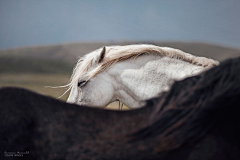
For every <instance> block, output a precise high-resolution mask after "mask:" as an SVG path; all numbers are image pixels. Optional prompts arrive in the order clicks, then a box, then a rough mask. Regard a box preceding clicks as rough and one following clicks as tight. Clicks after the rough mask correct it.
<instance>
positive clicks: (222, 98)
mask: <svg viewBox="0 0 240 160" xmlns="http://www.w3.org/2000/svg"><path fill="white" fill-rule="evenodd" d="M239 75H240V58H237V59H230V60H227V61H225V62H223V63H221V64H220V65H219V66H217V67H214V68H212V69H210V70H208V71H205V72H203V73H201V74H200V75H197V76H194V77H189V78H186V79H184V80H182V81H176V82H175V83H174V84H173V85H172V87H171V89H170V91H168V92H164V93H162V94H161V96H160V98H154V99H151V100H149V101H148V103H147V106H148V105H156V107H155V108H154V109H153V111H152V114H151V117H150V119H149V124H148V125H147V126H146V127H145V128H142V129H140V130H138V131H137V132H135V133H134V134H131V135H129V137H130V142H132V141H136V140H139V139H145V138H151V137H156V136H159V137H164V138H163V139H164V140H165V141H164V142H162V143H163V144H164V145H163V146H164V149H166V148H168V149H169V148H171V149H174V148H178V147H180V146H182V145H184V144H186V143H190V142H193V141H195V140H197V139H199V138H200V137H202V136H204V135H205V134H206V133H207V132H208V131H209V130H210V129H211V128H212V126H213V125H214V124H216V123H217V122H218V121H220V119H221V118H223V117H225V118H226V117H231V115H234V114H235V113H238V112H237V111H238V110H239V108H238V107H239V106H240V101H239V99H240V76H239ZM220 117H221V118H220ZM223 119H224V118H223ZM226 119H228V118H226ZM226 119H225V120H226ZM190 133H191V134H190ZM166 146H169V147H166ZM160 148H161V147H160ZM160 150H161V149H160ZM161 151H162V150H161Z"/></svg>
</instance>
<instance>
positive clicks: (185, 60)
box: [67, 44, 219, 109]
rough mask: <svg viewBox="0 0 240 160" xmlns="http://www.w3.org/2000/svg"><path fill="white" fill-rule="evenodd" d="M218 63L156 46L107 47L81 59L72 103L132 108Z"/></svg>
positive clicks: (74, 77) (71, 87)
mask: <svg viewBox="0 0 240 160" xmlns="http://www.w3.org/2000/svg"><path fill="white" fill-rule="evenodd" d="M218 64H219V62H217V61H215V60H212V59H208V58H205V57H197V56H193V55H191V54H189V53H185V52H183V51H181V50H178V49H173V48H168V47H158V46H154V45H146V44H142V45H126V46H108V47H103V48H100V49H98V50H95V51H93V52H91V53H89V54H87V55H85V56H84V57H83V58H81V59H80V60H79V61H78V63H77V65H76V66H75V68H74V71H73V74H72V77H71V80H70V83H69V84H68V85H67V86H68V87H69V89H68V90H71V92H70V95H69V97H68V99H67V102H69V103H76V104H79V105H87V106H95V107H102V108H103V107H105V106H107V105H108V104H109V103H111V102H114V101H121V102H122V103H124V104H125V105H127V106H128V107H129V108H130V109H133V108H138V107H141V106H142V105H143V101H144V100H146V99H149V98H152V97H155V96H157V95H158V94H159V93H160V92H162V91H166V90H168V89H169V88H170V86H171V84H172V82H173V81H174V80H180V79H183V78H186V77H188V76H192V75H195V74H198V73H200V72H202V71H204V70H206V69H208V68H211V67H213V66H216V65H218Z"/></svg>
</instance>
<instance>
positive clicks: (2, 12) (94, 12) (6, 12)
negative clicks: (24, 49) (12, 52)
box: [0, 0, 240, 49]
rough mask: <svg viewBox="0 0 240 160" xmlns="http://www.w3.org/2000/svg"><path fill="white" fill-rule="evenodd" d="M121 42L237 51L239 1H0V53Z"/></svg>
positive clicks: (239, 40) (238, 46) (238, 43)
mask: <svg viewBox="0 0 240 160" xmlns="http://www.w3.org/2000/svg"><path fill="white" fill-rule="evenodd" d="M121 40H129V41H130V40H139V41H154V40H158V41H201V42H209V43H214V44H221V45H226V46H232V47H236V48H240V1H239V0H156V1H154V0H109V1H108V0H95V1H93V0H85V1H83V0H0V49H3V48H10V47H19V46H29V45H44V44H56V43H66V42H79V41H80V42H81V41H88V42H89V41H121Z"/></svg>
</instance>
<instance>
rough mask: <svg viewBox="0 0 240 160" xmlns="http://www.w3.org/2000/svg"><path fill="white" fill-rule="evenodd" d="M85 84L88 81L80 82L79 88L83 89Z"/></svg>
mask: <svg viewBox="0 0 240 160" xmlns="http://www.w3.org/2000/svg"><path fill="white" fill-rule="evenodd" d="M85 83H86V81H80V82H78V87H82V86H83V85H84V84H85Z"/></svg>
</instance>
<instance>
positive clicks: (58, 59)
mask: <svg viewBox="0 0 240 160" xmlns="http://www.w3.org/2000/svg"><path fill="white" fill-rule="evenodd" d="M138 43H147V44H154V45H158V46H167V47H173V48H178V49H181V50H183V51H185V52H188V53H191V54H194V55H198V56H204V57H209V58H213V59H215V60H218V61H223V60H225V59H228V58H233V57H238V56H240V49H234V48H228V47H223V46H218V45H211V44H205V43H186V42H118V43H117V42H116V43H113V42H112V43H70V44H59V45H49V46H35V47H23V48H13V49H7V50H0V87H4V86H17V87H23V88H27V89H30V90H33V91H36V92H38V93H40V94H44V95H48V96H52V97H55V98H56V97H58V96H60V95H61V94H62V93H64V91H65V89H64V88H62V89H51V88H45V87H44V86H60V85H65V84H67V83H68V80H69V79H70V76H71V73H72V68H73V67H74V65H75V63H76V62H77V60H78V59H79V57H81V56H83V55H84V54H87V53H89V52H91V51H93V50H95V49H98V48H100V47H102V46H108V45H126V44H138ZM66 98H67V95H65V96H64V97H63V98H62V100H66Z"/></svg>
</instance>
